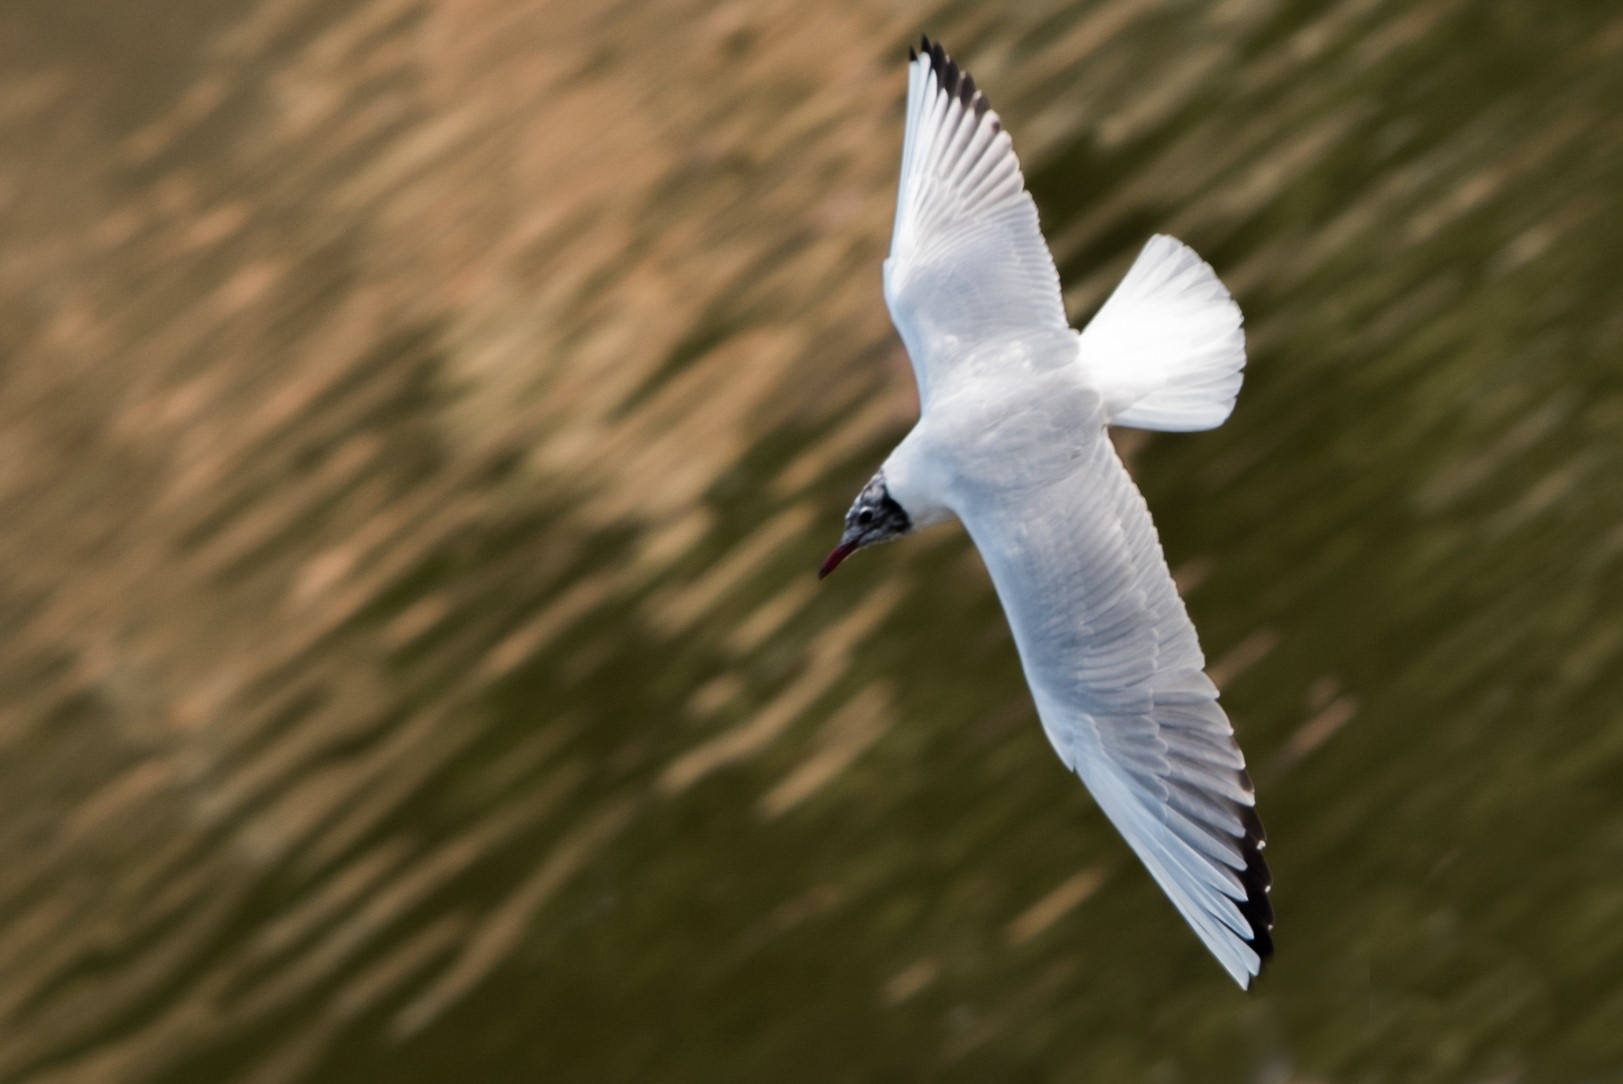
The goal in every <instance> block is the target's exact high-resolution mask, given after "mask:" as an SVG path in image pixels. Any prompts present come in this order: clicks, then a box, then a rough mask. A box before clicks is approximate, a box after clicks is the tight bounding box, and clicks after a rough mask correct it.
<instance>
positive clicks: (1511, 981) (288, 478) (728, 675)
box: [0, 0, 1623, 1084]
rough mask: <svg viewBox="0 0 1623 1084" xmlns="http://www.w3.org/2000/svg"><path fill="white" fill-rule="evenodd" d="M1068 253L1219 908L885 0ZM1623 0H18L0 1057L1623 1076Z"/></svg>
mask: <svg viewBox="0 0 1623 1084" xmlns="http://www.w3.org/2000/svg"><path fill="white" fill-rule="evenodd" d="M921 30H923V31H928V32H929V33H930V34H932V35H933V36H937V37H939V38H941V39H942V40H943V41H944V42H946V43H947V45H948V47H949V48H950V49H952V50H953V51H954V52H955V53H956V54H957V55H958V57H959V58H960V59H961V60H963V61H964V62H965V64H966V65H967V66H968V67H969V69H970V70H971V71H973V72H974V74H975V76H976V78H977V80H978V81H979V82H980V83H981V84H982V85H983V86H985V87H986V88H987V89H988V92H989V94H990V97H991V99H992V102H993V104H994V105H995V106H996V107H997V108H998V109H999V110H1000V112H1001V113H1002V114H1003V117H1004V120H1005V122H1006V124H1007V126H1008V127H1009V129H1010V130H1011V131H1012V132H1013V134H1014V137H1015V141H1016V147H1017V148H1018V149H1019V150H1020V152H1021V153H1022V156H1023V159H1024V161H1025V163H1026V167H1027V176H1028V178H1029V181H1030V185H1031V188H1032V189H1033V191H1034V192H1035V195H1036V199H1037V203H1038V205H1039V207H1040V209H1041V212H1042V216H1043V221H1044V224H1045V227H1046V229H1047V231H1048V233H1049V236H1050V237H1051V239H1052V240H1053V243H1054V248H1055V253H1056V257H1057V259H1058V262H1059V265H1060V269H1061V272H1062V275H1063V277H1064V279H1065V282H1066V284H1067V286H1068V287H1069V293H1068V302H1069V304H1070V308H1071V312H1072V315H1073V317H1074V318H1075V319H1077V320H1078V321H1080V320H1082V319H1085V318H1086V317H1087V315H1088V314H1089V313H1091V311H1092V309H1093V308H1094V307H1095V306H1096V305H1097V304H1098V303H1099V302H1100V301H1101V300H1102V299H1103V297H1104V296H1105V294H1106V292H1107V291H1108V289H1109V288H1110V286H1111V285H1112V284H1113V283H1114V281H1115V280H1116V278H1117V277H1118V276H1119V275H1120V274H1121V273H1122V272H1123V271H1124V270H1125V268H1126V266H1127V264H1128V262H1129V261H1130V259H1131V257H1132V255H1133V254H1134V253H1135V252H1136V250H1137V248H1138V246H1139V245H1140V244H1142V243H1143V241H1144V240H1145V239H1146V238H1147V237H1148V236H1149V234H1151V233H1152V232H1156V231H1166V232H1171V233H1173V234H1176V235H1177V236H1179V237H1181V238H1183V239H1184V240H1186V241H1188V242H1189V243H1191V244H1192V245H1194V246H1195V247H1196V248H1197V249H1198V250H1199V251H1200V252H1201V253H1202V254H1203V255H1204V256H1205V257H1206V258H1207V259H1209V260H1210V261H1211V262H1212V263H1213V264H1214V265H1215V266H1216V267H1217V269H1218V270H1219V272H1220V273H1221V275H1222V276H1223V278H1224V280H1225V281H1226V282H1227V283H1228V284H1229V286H1230V287H1231V288H1232V289H1233V290H1234V292H1235V293H1236V295H1237V296H1238V298H1239V300H1240V303H1241V305H1242V306H1243V308H1244V310H1245V313H1246V316H1247V322H1248V329H1249V342H1250V356H1251V365H1250V369H1249V370H1248V376H1247V382H1246V387H1245V390H1244V392H1243V393H1242V395H1241V398H1240V405H1239V408H1238V410H1237V412H1236V413H1235V415H1234V417H1233V418H1232V419H1231V420H1230V422H1229V423H1228V424H1227V425H1226V426H1224V427H1223V428H1222V429H1220V430H1217V431H1215V432H1212V433H1208V434H1201V435H1193V436H1181V437H1179V436H1160V435H1157V436H1153V437H1151V436H1148V435H1130V436H1129V438H1128V439H1127V440H1125V441H1124V442H1123V450H1124V452H1125V454H1127V455H1128V457H1129V459H1130V460H1131V462H1132V464H1133V467H1134V470H1135V472H1136V474H1137V477H1138V478H1139V480H1140V482H1141V484H1142V486H1143V488H1144V490H1145V491H1146V493H1147V495H1148V497H1149V499H1150V503H1151V506H1152V508H1154V509H1155V511H1156V513H1157V518H1158V521H1159V523H1160V526H1161V530H1162V536H1163V541H1164V543H1165V545H1166V549H1167V553H1168V557H1169V560H1170V561H1171V563H1172V565H1173V567H1174V569H1175V570H1176V573H1177V576H1178V578H1179V580H1180V582H1181V583H1182V584H1183V585H1184V588H1185V591H1186V597H1187V598H1188V601H1189V605H1190V608H1191V611H1192V612H1193V615H1194V617H1195V619H1196V622H1197V624H1198V625H1199V627H1200V629H1201V631H1202V635H1203V640H1204V643H1205V645H1206V649H1207V654H1208V657H1209V660H1210V662H1211V665H1212V672H1213V675H1214V676H1215V677H1216V678H1217V680H1218V682H1219V683H1220V684H1221V685H1222V687H1223V688H1224V690H1225V697H1224V700H1225V704H1226V705H1227V707H1228V709H1229V712H1230V714H1231V716H1232V717H1233V719H1234V721H1235V724H1236V727H1237V729H1238V731H1239V733H1240V737H1241V739H1242V742H1243V744H1244V747H1245V749H1246V751H1247V752H1248V754H1249V757H1250V760H1251V762H1252V765H1253V769H1254V774H1255V775H1256V778H1257V782H1258V788H1259V791H1260V794H1261V809H1262V812H1263V816H1264V819H1265V820H1266V822H1267V824H1268V826H1269V829H1270V833H1271V837H1272V846H1271V847H1270V849H1269V851H1268V854H1269V857H1270V859H1271V861H1272V864H1273V867H1274V871H1275V877H1276V889H1275V893H1274V899H1275V904H1276V906H1277V909H1278V912H1279V916H1280V917H1279V923H1278V926H1277V929H1276V938H1277V943H1278V946H1279V950H1278V956H1277V958H1276V959H1275V961H1274V963H1273V965H1272V967H1271V968H1270V970H1269V972H1268V973H1267V974H1266V975H1265V976H1264V981H1263V982H1262V983H1261V984H1260V986H1259V988H1258V989H1257V990H1256V991H1255V992H1254V993H1253V994H1251V995H1244V994H1241V993H1240V992H1239V991H1238V990H1237V989H1235V988H1234V986H1233V985H1232V983H1230V981H1229V980H1228V979H1227V978H1226V977H1225V976H1224V974H1223V972H1222V970H1221V969H1220V968H1219V967H1218V965H1217V964H1216V963H1215V962H1214V961H1212V960H1211V959H1210V958H1208V957H1207V955H1206V953H1205V951H1204V950H1203V949H1202V948H1201V946H1200V945H1199V943H1198V942H1197V941H1196V939H1195V937H1194V936H1193V935H1192V934H1191V933H1189V932H1188V931H1187V930H1186V929H1185V928H1184V926H1183V925H1182V923H1181V922H1180V920H1179V919H1178V917H1177V916H1176V914H1175V913H1174V911H1173V909H1172V907H1171V905H1170V904H1168V903H1167V902H1166V901H1165V900H1164V899H1163V898H1162V897H1161V895H1160V893H1159V892H1158V891H1157V890H1156V888H1155V887H1154V886H1153V884H1152V883H1151V881H1150V879H1149V877H1148V876H1147V875H1146V874H1144V873H1143V872H1142V871H1141V870H1140V869H1139V868H1138V866H1137V865H1136V863H1134V862H1133V861H1132V860H1131V857H1130V855H1129V854H1128V852H1127V851H1126V848H1125V847H1124V846H1123V845H1122V844H1121V843H1120V841H1119V840H1118V839H1117V838H1116V837H1115V835H1114V834H1113V833H1112V832H1111V831H1110V829H1109V828H1108V826H1107V825H1106V824H1105V822H1104V821H1103V819H1102V817H1101V816H1100V815H1099V814H1098V813H1097V812H1096V810H1095V809H1094V807H1093V805H1092V803H1091V801H1090V800H1089V799H1088V798H1087V796H1086V794H1085V792H1084V791H1083V789H1082V787H1081V786H1080V784H1079V783H1078V782H1077V781H1076V780H1075V779H1074V778H1071V777H1070V776H1068V775H1067V774H1066V773H1065V771H1064V770H1063V768H1062V767H1061V766H1060V764H1059V763H1058V761H1057V759H1056V758H1055V757H1054V755H1053V754H1052V752H1051V751H1050V750H1049V748H1048V745H1047V743H1046V741H1045V740H1044V738H1043V736H1042V734H1041V732H1040V730H1039V728H1038V726H1037V724H1036V721H1035V718H1034V715H1033V711H1032V708H1031V705H1030V703H1029V700H1028V696H1027V693H1026V690H1025V687H1024V685H1023V683H1022V681H1021V677H1020V673H1019V668H1018V664H1017V662H1016V659H1015V655H1014V651H1013V647H1012V645H1011V642H1010V639H1009V636H1008V634H1007V632H1006V630H1005V627H1004V625H1003V621H1002V617H1001V614H1000V612H999V609H998V607H997V604H996V601H995V599H994V598H993V595H992V593H991V590H990V588H989V586H988V584H987V581H986V578H985V575H984V573H983V572H982V570H981V568H980V565H979V561H978V559H977V558H976V557H975V555H974V553H973V550H972V549H971V548H970V547H969V545H968V543H967V541H966V540H965V539H964V538H963V536H962V534H961V532H959V531H958V530H956V529H951V530H943V531H941V532H939V533H933V534H930V535H926V536H924V537H922V538H920V539H916V540H913V541H910V542H909V543H907V544H905V545H901V546H896V547H891V548H887V549H884V550H879V551H875V552H873V553H868V554H864V555H862V557H860V558H859V559H857V560H855V561H853V562H852V563H851V565H850V566H849V567H848V568H846V569H845V570H842V571H841V573H840V574H839V575H838V576H837V577H835V578H833V579H831V580H830V581H829V582H828V583H826V584H823V585H821V586H819V585H818V584H817V583H816V582H815V581H814V579H813V572H814V570H815V568H816V565H817V562H818V560H819V559H820V558H821V556H822V555H823V553H824V552H825V551H826V549H827V548H828V546H830V545H831V544H832V543H833V541H834V539H835V537H836V535H837V533H838V530H839V522H840V517H841V515H842V514H843V512H844V509H845V507H846V505H847V503H848V502H849V500H850V498H851V497H852V495H853V494H854V493H855V491H856V489H857V488H858V487H859V486H860V485H861V483H862V482H863V481H865V480H866V479H867V477H868V475H869V474H870V473H871V471H872V469H873V468H874V467H875V466H876V465H877V463H878V462H879V460H880V458H881V457H882V456H883V454H884V453H885V451H887V450H888V448H889V447H890V445H891V444H892V442H893V441H895V440H896V439H897V438H898V437H899V436H900V435H901V434H902V433H904V432H905V431H906V428H907V427H908V425H909V424H910V423H911V420H912V417H913V412H914V409H915V401H914V391H913V387H912V381H911V377H910V374H909V372H908V369H907V365H906V361H905V358H904V356H903V354H902V351H901V347H900V345H899V344H898V342H897V340H896V338H895V336H894V334H893V332H892V331H891V328H890V326H889V322H888V319H887V316H886V313H885V310H884V307H883V302H882V300H881V295H880V288H879V262H880V260H881V258H882V256H883V253H884V251H885V249H886V247H887V244H888V240H889V229H890V215H891V202H892V199H893V192H894V176H895V171H896V163H897V160H898V155H899V149H900V145H901V136H902V129H901V122H902V115H901V102H902V95H903V91H904V87H905V83H906V76H905V70H904V66H903V61H904V58H905V55H906V45H907V42H908V41H910V40H912V39H913V38H915V37H916V35H917V34H918V33H919V32H920V31H921ZM1619 102H1623V11H1620V10H1619V9H1618V7H1617V6H1616V5H1609V4H1561V5H1535V4H1518V5H1512V4H1491V5H1490V4H1472V3H1467V2H1465V0H1452V2H1447V0H1443V2H1431V0H1428V2H1423V3H1414V2H1411V0H1341V2H1339V3H1332V4H1322V5H1320V4H1312V5H1309V4H1296V3H1288V2H1286V0H1222V2H1218V3H1196V2H1182V3H1154V2H1149V0H1098V2H1084V3H1075V4H1061V3H1053V2H1048V0H1037V2H1031V3H1025V2H1022V3H997V4H992V3H968V2H964V3H952V4H946V5H939V4H911V3H903V2H901V0H873V2H855V0H846V2H841V3H829V4H806V3H789V2H785V0H751V2H748V3H745V2H733V3H698V2H691V0H639V2H637V3H607V4H584V3H571V2H563V0H357V2H348V0H346V2H342V3H334V2H328V0H262V2H239V3H229V4H221V3H217V2H213V0H162V2H157V3H148V4H135V3H105V2H102V0H6V2H5V3H4V4H3V5H0V1080H3V1081H6V1082H8V1084H10V1082H25V1081H26V1082H38V1084H44V1082H63V1084H65V1082H86V1084H90V1082H118V1084H125V1082H130V1084H140V1082H158V1081H164V1082H167V1081H202V1082H213V1081H247V1082H252V1084H273V1082H280V1081H362V1080H366V1081H372V1080H379V1081H531V1080H548V1081H554V1080H557V1081H586V1082H598V1081H703V1082H711V1081H716V1082H731V1081H740V1082H743V1081H751V1082H754V1081H867V1080H876V1081H877V1080H886V1081H890V1080H919V1081H924V1080H931V1081H935V1080H948V1081H1039V1080H1041V1081H1049V1080H1052V1081H1133V1080H1147V1081H1164V1082H1173V1081H1193V1082H1213V1081H1216V1082H1221V1081H1261V1082H1276V1084H1282V1082H1286V1081H1384V1080H1394V1081H1396V1080H1417V1081H1428V1080H1437V1081H1453V1080H1459V1081H1489V1080H1492V1081H1529V1082H1534V1081H1565V1080H1572V1081H1576V1080H1592V1081H1606V1080H1623V715H1620V711H1623V273H1620V271H1619V268H1620V267H1623V214H1620V198H1623V111H1620V110H1619V108H1618V103H1619Z"/></svg>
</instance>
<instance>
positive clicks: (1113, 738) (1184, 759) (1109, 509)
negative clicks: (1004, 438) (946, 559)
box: [958, 402, 1273, 986]
mask: <svg viewBox="0 0 1623 1084" xmlns="http://www.w3.org/2000/svg"><path fill="white" fill-rule="evenodd" d="M1044 409H1048V410H1049V412H1050V413H1055V414H1057V415H1060V416H1067V417H1071V416H1073V415H1074V414H1075V413H1076V411H1074V410H1073V409H1072V408H1071V407H1069V406H1067V405H1066V404H1064V403H1059V402H1056V404H1055V405H1054V406H1053V407H1051V408H1044ZM1071 421H1072V425H1071V427H1070V429H1069V431H1070V432H1071V433H1072V434H1073V436H1072V438H1071V440H1070V441H1068V442H1066V446H1065V447H1063V448H1055V449H1052V452H1053V454H1051V455H1050V456H1049V457H1048V461H1049V462H1051V463H1055V464H1060V465H1061V466H1060V467H1058V468H1056V469H1055V470H1054V471H1052V472H1049V473H1046V474H1042V475H1035V474H1033V475H1028V476H1026V477H1025V478H1023V479H1022V482H1023V483H1024V484H1018V485H1008V484H1006V483H1007V479H1006V478H1005V479H1004V482H1005V484H1001V485H998V484H991V482H990V480H989V481H988V484H985V485H983V486H979V487H975V489H974V492H973V493H972V495H971V496H970V498H969V499H967V500H966V501H965V502H964V503H963V505H962V506H961V507H960V508H959V509H958V512H959V516H960V518H961V519H962V520H963V523H964V526H965V528H966V529H967V530H968V531H969V533H970V536H971V537H972V538H973V539H974V541H975V545H976V548H977V549H979V550H980V553H981V556H982V558H983V560H984V561H985V563H986V566H987V570H988V571H989V572H990V573H991V576H992V581H993V584H994V585H995V586H996V588H997V593H998V597H999V599H1000V600H1001V601H1002V603H1003V608H1004V611H1005V612H1006V614H1007V615H1008V620H1009V625H1010V628H1011V629H1012V631H1013V633H1014V639H1015V643H1016V644H1017V646H1018V647H1019V651H1020V659H1021V663H1022V665H1023V666H1024V668H1025V672H1026V680H1027V682H1028V683H1029V684H1030V686H1031V690H1032V695H1033V698H1034V699H1035V700H1036V703H1037V710H1038V714H1039V715H1040V717H1041V719H1042V723H1043V729H1044V730H1045V731H1046V732H1047V734H1048V738H1049V740H1050V741H1051V742H1052V743H1053V745H1054V748H1055V750H1056V751H1057V752H1058V753H1059V755H1060V757H1061V759H1062V760H1064V761H1065V763H1066V765H1067V766H1069V767H1070V768H1072V769H1073V770H1075V771H1076V772H1077V773H1078V774H1079V775H1080V776H1081V777H1082V781H1083V782H1084V783H1086V784H1087V787H1088V789H1089V791H1091V792H1092V794H1093V796H1094V798H1095V799H1096V800H1097V801H1098V803H1099V806H1100V807H1101V808H1102V809H1103V810H1104V812H1105V815H1106V816H1108V817H1109V818H1110V820H1111V822H1112V823H1113V824H1114V825H1115V826H1116V828H1117V829H1118V830H1119V831H1120V832H1121V834H1122V835H1123V836H1124V837H1125V838H1126V840H1127V843H1128V845H1129V846H1131V847H1132V849H1133V851H1134V852H1135V853H1136V854H1137V855H1138V857H1139V858H1140V859H1141V860H1142V861H1143V863H1144V865H1145V866H1146V867H1148V869H1149V871H1150V873H1151V874H1152V875H1153V876H1154V878H1155V880H1156V881H1157V882H1158V883H1159V884H1160V886H1161V888H1162V889H1163V890H1164V891H1165V892H1166V893H1167V895H1168V896H1169V897H1171V899H1172V902H1173V903H1174V904H1176V905H1177V907H1178V910H1179V911H1180V912H1182V914H1183V916H1184V918H1185V919H1186V920H1187V921H1188V922H1189V924H1190V926H1192V927H1193V928H1194V930H1195V932H1196V933H1197V934H1199V936H1200V939H1201V940H1202V941H1203V942H1205V944H1206V946H1207V948H1209V949H1210V950H1211V951H1212V953H1213V954H1214V955H1215V956H1216V957H1217V958H1218V960H1219V961H1221V962H1222V964H1223V966H1224V967H1225V968H1227V969H1228V972H1229V974H1230V975H1232V976H1233V977H1234V979H1235V981H1237V982H1238V983H1240V985H1241V986H1245V985H1247V984H1248V983H1249V981H1250V979H1251V976H1253V975H1255V974H1256V973H1257V971H1258V970H1259V968H1260V967H1261V963H1262V960H1263V958H1265V957H1266V956H1267V955H1268V954H1269V953H1270V952H1271V951H1272V948H1273V941H1272V937H1271V935H1270V933H1269V930H1270V928H1271V927H1272V925H1273V910H1272V907H1271V905H1270V904H1269V901H1268V888H1269V885H1270V883H1271V882H1270V878H1269V874H1268V867H1267V865H1266V864H1265V863H1264V862H1263V859H1262V854H1261V848H1262V845H1263V842H1264V838H1265V837H1264V835H1263V831H1262V824H1261V822H1260V821H1259V820H1258V819H1257V815H1256V812H1255V810H1254V809H1253V804H1254V803H1253V798H1252V789H1251V781H1250V778H1249V777H1248V776H1247V775H1246V772H1245V759H1244V757H1242V756H1241V754H1240V750H1239V747H1238V746H1237V745H1236V744H1235V741H1234V736H1233V730H1232V728H1231V727H1230V726H1229V722H1228V719H1227V718H1226V717H1225V715H1224V714H1223V709H1222V708H1221V707H1219V706H1218V703H1217V689H1216V687H1215V686H1214V685H1213V684H1212V682H1211V680H1210V679H1208V678H1207V677H1206V675H1205V673H1204V672H1203V670H1204V666H1205V660H1204V658H1203V656H1202V655H1201V651H1200V645H1199V643H1198V642H1197V640H1196V637H1195V628H1194V625H1193V623H1192V622H1191V621H1190V620H1189V615H1188V613H1187V612H1186V611H1185V609H1184V605H1183V601H1182V599H1180V598H1179V597H1178V590H1177V586H1176V585H1175V584H1174V582H1173V580H1172V574H1171V573H1170V572H1169V571H1168V569H1167V565H1166V561H1165V559H1164V558H1163V556H1162V554H1161V545H1160V542H1159V540H1158V539H1157V536H1156V532H1155V526H1154V524H1153V523H1152V522H1151V520H1150V514H1149V509H1148V508H1147V507H1146V505H1145V503H1144V498H1143V496H1142V495H1141V494H1140V493H1139V491H1138V487H1137V486H1136V485H1134V484H1133V480H1132V479H1131V478H1130V477H1129V476H1128V474H1127V470H1126V468H1125V467H1124V466H1123V465H1122V463H1121V460H1120V459H1118V458H1117V456H1116V453H1115V449H1114V448H1113V447H1112V446H1111V444H1110V442H1109V440H1108V439H1107V438H1106V436H1105V433H1104V430H1103V428H1102V427H1098V426H1097V424H1095V425H1092V426H1085V427H1081V429H1080V430H1079V429H1078V428H1077V427H1076V426H1075V418H1074V417H1071ZM1025 428H1028V429H1031V430H1033V431H1035V432H1040V433H1041V434H1042V435H1043V436H1044V438H1045V439H1051V438H1052V436H1053V435H1054V434H1063V433H1065V432H1066V431H1067V427H1066V426H1064V425H1062V424H1042V423H1041V421H1039V424H1038V425H1036V426H1027V427H1025ZM1061 439H1063V438H1061ZM1019 458H1022V459H1024V460H1026V461H1028V462H1029V461H1030V456H1029V455H1028V454H1023V455H1021V456H1020V457H1019ZM1005 462H1007V460H1005ZM1000 473H1006V472H1000Z"/></svg>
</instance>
